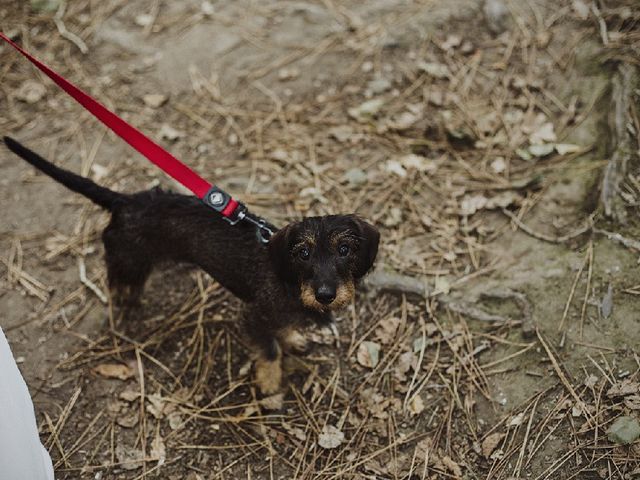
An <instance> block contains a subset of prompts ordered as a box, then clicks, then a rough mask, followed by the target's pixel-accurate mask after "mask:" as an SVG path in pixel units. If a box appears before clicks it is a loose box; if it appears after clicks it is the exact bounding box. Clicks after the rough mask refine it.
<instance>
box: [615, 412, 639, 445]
mask: <svg viewBox="0 0 640 480" xmlns="http://www.w3.org/2000/svg"><path fill="white" fill-rule="evenodd" d="M607 436H608V438H609V440H610V441H612V442H615V443H617V444H619V445H629V444H631V443H633V442H635V441H636V440H637V439H638V438H640V423H638V420H637V419H635V418H633V417H628V416H622V417H619V418H617V419H616V421H615V422H613V424H612V425H611V426H610V427H609V430H607Z"/></svg>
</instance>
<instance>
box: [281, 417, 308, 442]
mask: <svg viewBox="0 0 640 480" xmlns="http://www.w3.org/2000/svg"><path fill="white" fill-rule="evenodd" d="M282 426H283V427H284V429H285V430H286V431H287V432H288V433H289V434H291V435H293V436H294V437H295V438H297V439H298V440H300V441H301V442H304V441H305V440H306V439H307V434H306V433H304V430H302V429H301V428H299V427H294V426H292V425H291V424H289V423H287V422H282Z"/></svg>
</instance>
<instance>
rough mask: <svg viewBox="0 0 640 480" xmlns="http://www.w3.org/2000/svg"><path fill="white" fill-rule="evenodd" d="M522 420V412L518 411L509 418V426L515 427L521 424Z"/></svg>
mask: <svg viewBox="0 0 640 480" xmlns="http://www.w3.org/2000/svg"><path fill="white" fill-rule="evenodd" d="M522 422H524V412H520V413H519V414H517V415H515V416H514V417H511V420H510V421H509V426H510V427H517V426H519V425H522Z"/></svg>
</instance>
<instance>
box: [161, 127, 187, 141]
mask: <svg viewBox="0 0 640 480" xmlns="http://www.w3.org/2000/svg"><path fill="white" fill-rule="evenodd" d="M182 137H184V133H183V132H181V131H179V130H176V129H175V128H173V127H172V126H171V125H167V124H166V123H164V124H163V125H162V127H160V138H162V139H164V140H169V141H170V142H175V141H176V140H178V139H179V138H182Z"/></svg>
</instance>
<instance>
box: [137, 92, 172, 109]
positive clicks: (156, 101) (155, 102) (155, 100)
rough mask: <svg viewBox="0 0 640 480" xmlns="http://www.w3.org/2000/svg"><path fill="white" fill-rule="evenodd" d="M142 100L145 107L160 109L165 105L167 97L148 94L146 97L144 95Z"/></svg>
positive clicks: (158, 94) (159, 94)
mask: <svg viewBox="0 0 640 480" xmlns="http://www.w3.org/2000/svg"><path fill="white" fill-rule="evenodd" d="M142 100H143V101H144V103H145V105H147V106H148V107H151V108H160V107H161V106H162V105H164V104H165V103H167V100H169V97H167V96H166V95H163V94H161V93H150V94H148V95H144V96H143V97H142Z"/></svg>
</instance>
